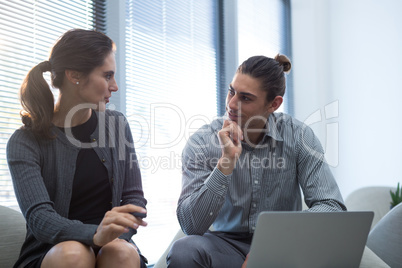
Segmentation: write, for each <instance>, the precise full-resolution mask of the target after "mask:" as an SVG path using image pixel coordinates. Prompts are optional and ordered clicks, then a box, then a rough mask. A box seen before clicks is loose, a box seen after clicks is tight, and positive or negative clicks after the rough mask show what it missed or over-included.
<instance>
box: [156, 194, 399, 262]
mask: <svg viewBox="0 0 402 268" xmlns="http://www.w3.org/2000/svg"><path fill="white" fill-rule="evenodd" d="M390 190H393V191H394V190H395V188H392V187H383V186H378V187H364V188H361V189H358V190H356V191H354V192H352V193H351V194H350V195H349V196H348V197H347V198H346V199H345V205H346V207H347V208H348V210H349V211H365V210H367V211H374V219H373V223H372V226H371V228H372V229H373V228H374V226H376V225H377V223H378V222H379V221H380V220H381V219H382V218H383V217H384V216H385V215H386V214H387V213H388V212H389V211H390V201H391V196H390V193H389V191H390ZM306 208H307V207H306V206H304V207H303V209H306ZM400 210H402V207H401V209H400ZM400 219H401V221H402V215H401V216H400ZM389 221H391V222H394V221H395V220H394V219H390V220H389ZM388 225H389V224H387V226H388ZM399 226H401V227H400V228H399V230H402V224H400V225H399ZM380 229H381V228H380ZM372 232H373V231H371V232H370V234H369V238H368V241H371V243H372V244H374V245H375V244H377V239H371V240H370V235H371V234H372ZM377 233H378V236H380V237H385V236H386V234H385V233H386V231H384V232H380V231H378V230H377ZM184 235H185V234H184V233H183V232H182V231H181V230H178V232H177V233H176V235H175V237H174V238H173V239H172V241H171V243H170V245H169V246H168V247H167V249H166V250H165V252H164V253H163V254H162V256H161V257H160V258H159V260H158V261H157V262H156V264H155V265H154V268H165V267H166V255H167V254H168V252H169V250H170V247H171V245H172V244H173V242H174V241H176V240H177V239H179V238H181V237H183V236H184ZM397 237H398V239H399V241H400V245H402V233H400V232H399V233H398V235H397ZM379 243H380V242H378V244H379ZM372 244H370V247H369V246H366V247H365V249H364V252H363V257H362V261H361V263H360V268H371V267H372V268H382V267H392V268H394V267H402V266H391V265H388V264H387V263H386V262H385V261H384V260H385V258H386V257H385V255H384V254H382V253H381V252H379V251H378V249H377V248H375V247H374V246H372ZM383 244H384V243H382V244H381V248H383V249H384V250H385V251H386V249H387V247H386V246H384V245H383ZM394 247H395V246H394ZM399 248H401V247H399ZM399 248H396V249H397V250H399ZM399 252H400V254H399V255H400V256H401V257H402V248H401V250H400V251H399ZM399 255H398V256H399ZM380 256H381V257H382V256H384V257H382V258H380ZM383 258H384V259H383ZM399 263H402V262H399Z"/></svg>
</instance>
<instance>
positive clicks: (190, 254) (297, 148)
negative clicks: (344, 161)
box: [167, 55, 346, 268]
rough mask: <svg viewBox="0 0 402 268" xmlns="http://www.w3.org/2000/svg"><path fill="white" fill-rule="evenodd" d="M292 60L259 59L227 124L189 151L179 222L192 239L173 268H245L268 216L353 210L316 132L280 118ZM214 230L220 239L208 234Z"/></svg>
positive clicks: (232, 96) (199, 135)
mask: <svg viewBox="0 0 402 268" xmlns="http://www.w3.org/2000/svg"><path fill="white" fill-rule="evenodd" d="M290 69H291V63H290V61H289V59H288V58H287V57H286V56H284V55H277V56H276V57H275V59H272V58H268V57H264V56H255V57H251V58H249V59H247V60H246V61H245V62H243V63H242V64H241V65H240V66H239V68H238V69H237V71H236V74H235V76H234V78H233V80H232V82H231V84H230V86H229V92H228V95H227V99H226V111H227V119H225V120H224V119H217V120H214V121H213V122H212V123H211V124H210V125H206V126H204V127H202V128H201V129H199V130H198V131H197V132H196V133H195V134H194V135H192V137H191V138H190V139H189V141H188V143H187V145H186V147H185V148H184V151H183V158H182V160H183V188H182V192H181V196H180V199H179V202H178V207H177V217H178V220H179V222H180V225H181V228H182V230H183V231H184V233H186V234H187V236H186V237H184V238H182V239H180V240H178V241H176V242H175V243H174V244H173V246H172V248H171V250H170V252H169V254H168V257H167V263H168V266H169V267H186V268H187V267H191V268H193V267H214V268H216V267H241V266H242V264H243V263H244V260H245V258H246V256H247V254H248V252H249V249H250V243H251V239H252V235H253V232H254V229H255V225H256V221H257V216H258V214H259V213H260V212H261V211H267V210H268V211H269V210H271V211H272V210H286V211H297V210H301V208H302V200H301V193H300V188H301V189H302V191H303V194H304V201H305V202H306V204H307V205H308V207H309V211H343V210H346V207H345V205H344V204H343V200H342V196H341V194H340V192H339V189H338V186H337V184H336V182H335V180H334V178H333V176H332V173H331V171H330V169H329V167H328V165H327V163H326V162H325V159H324V152H323V149H322V146H321V144H320V142H319V141H318V139H317V138H316V137H315V135H314V133H313V132H312V130H311V129H310V128H309V127H307V126H306V125H304V124H303V123H301V122H299V121H297V120H295V119H293V118H291V117H290V116H289V115H286V114H281V113H274V111H276V110H277V109H278V108H279V107H280V105H281V104H282V102H283V95H284V93H285V87H286V80H285V75H284V73H288V72H289V71H290ZM211 225H213V228H214V231H213V232H211V231H209V227H210V226H211Z"/></svg>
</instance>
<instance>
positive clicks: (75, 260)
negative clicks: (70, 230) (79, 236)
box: [42, 241, 95, 268]
mask: <svg viewBox="0 0 402 268" xmlns="http://www.w3.org/2000/svg"><path fill="white" fill-rule="evenodd" d="M55 265H57V267H75V268H79V267H90V266H93V267H94V266H95V254H94V252H93V250H92V248H91V247H89V246H86V245H84V244H82V243H80V242H77V241H66V242H61V243H59V244H57V245H55V246H54V247H52V248H51V249H50V250H49V252H48V253H47V254H46V256H45V258H44V259H43V262H42V267H56V266H55Z"/></svg>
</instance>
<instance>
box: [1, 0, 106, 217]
mask: <svg viewBox="0 0 402 268" xmlns="http://www.w3.org/2000/svg"><path fill="white" fill-rule="evenodd" d="M102 8H104V1H89V0H82V1H81V0H76V1H57V0H27V1H19V0H0V17H1V20H0V203H1V204H2V205H5V206H9V207H12V208H15V209H18V204H17V202H16V200H15V195H14V190H13V187H12V182H11V178H10V174H9V170H8V167H7V160H6V144H7V140H8V138H9V137H10V135H11V134H12V133H13V132H14V131H15V130H16V129H17V128H19V127H20V126H21V125H22V123H21V120H20V115H19V113H20V110H21V106H20V103H19V99H18V92H19V88H20V85H21V83H22V81H23V79H24V78H25V75H26V74H27V73H28V71H29V70H30V69H31V68H32V67H33V66H34V65H36V64H38V63H40V62H41V61H44V60H46V59H48V57H49V52H50V49H51V47H52V46H53V44H54V42H55V40H56V39H57V38H58V37H59V36H61V35H62V34H63V33H64V32H65V31H67V30H69V29H71V28H82V29H94V28H95V29H96V27H99V28H100V29H99V30H101V31H102V30H104V29H102V27H104V25H105V15H104V14H105V12H104V10H103V9H102ZM94 10H96V12H94ZM95 22H96V25H95ZM46 77H47V80H48V82H50V81H49V80H50V77H49V75H48V76H46ZM55 94H56V95H57V92H56V91H55Z"/></svg>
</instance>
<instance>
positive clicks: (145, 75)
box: [0, 0, 291, 263]
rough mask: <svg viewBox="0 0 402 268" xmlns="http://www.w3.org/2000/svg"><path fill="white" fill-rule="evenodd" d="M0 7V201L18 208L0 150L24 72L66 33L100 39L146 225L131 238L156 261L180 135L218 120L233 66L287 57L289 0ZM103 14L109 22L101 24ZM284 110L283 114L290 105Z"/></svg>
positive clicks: (168, 215) (45, 1)
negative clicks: (128, 135) (106, 48)
mask: <svg viewBox="0 0 402 268" xmlns="http://www.w3.org/2000/svg"><path fill="white" fill-rule="evenodd" d="M0 2H1V5H0V16H1V20H0V59H1V60H0V109H1V111H0V137H1V139H0V172H1V173H0V203H1V204H2V205H6V206H10V207H13V208H15V209H18V205H17V202H16V200H15V196H14V191H13V189H12V182H11V179H10V175H9V171H8V168H7V164H6V155H5V148H6V143H7V140H8V138H9V136H10V135H11V134H12V133H13V132H14V130H15V129H17V128H18V127H19V126H21V120H20V116H19V112H20V109H21V107H20V104H19V100H18V91H19V87H20V84H21V82H22V80H23V79H24V77H25V75H26V73H27V72H28V71H29V69H30V68H32V67H33V66H34V65H36V64H38V63H39V62H41V61H43V60H46V59H47V58H48V54H49V49H50V48H51V47H52V45H53V43H54V41H55V40H56V39H57V38H58V37H59V36H60V35H61V34H63V33H64V32H65V31H66V30H68V29H71V28H84V29H97V30H100V31H102V32H106V33H107V34H108V35H109V36H110V37H111V38H112V39H113V40H114V41H115V42H116V45H117V54H116V61H117V64H118V66H117V79H118V81H117V82H118V84H119V91H118V92H117V93H116V94H114V97H113V98H112V99H111V105H109V108H110V109H117V110H120V111H121V112H123V113H124V114H125V115H126V116H127V118H128V120H129V122H130V126H131V129H132V132H133V136H134V141H135V147H136V151H137V155H138V158H139V164H140V168H141V173H142V179H143V186H144V193H145V197H146V198H147V200H148V202H149V203H148V206H147V208H148V217H147V219H146V220H147V221H148V222H149V225H148V227H146V228H141V229H140V230H139V232H138V234H137V235H136V236H135V237H134V239H135V241H136V242H137V244H138V246H139V247H140V249H141V251H142V253H143V254H144V255H145V256H146V257H147V258H148V259H149V261H150V263H154V262H156V261H157V259H158V258H159V257H160V255H161V254H162V253H163V252H164V251H165V250H166V248H167V246H168V245H169V243H170V241H171V239H172V238H173V237H174V235H175V234H176V232H177V231H178V229H179V225H178V222H177V218H176V205H177V200H178V198H179V195H180V191H181V152H182V149H183V147H184V145H185V143H186V141H187V139H188V137H189V136H190V135H191V134H192V133H193V132H195V131H196V129H198V128H199V127H200V126H202V125H204V124H207V123H209V122H211V121H212V120H213V119H214V118H215V117H216V116H217V115H222V114H223V112H224V106H225V104H224V102H225V97H226V93H227V86H228V84H229V83H230V81H231V79H232V77H233V75H234V71H235V70H236V68H237V66H238V64H239V62H242V61H243V60H245V59H246V58H247V57H249V56H252V55H256V54H264V55H267V56H271V57H272V56H275V54H276V53H277V52H280V53H283V54H286V55H288V56H291V55H290V42H289V38H290V29H289V25H290V21H289V18H290V17H289V8H290V7H289V0H272V1H257V0H250V1H248V0H237V1H224V0H219V1H216V0H202V1H200V0H147V1H144V0H125V1H115V0H112V1H106V0H98V1H89V0H82V1H81V0H75V1H61V0H53V1H50V0H27V1H19V0H7V1H4V0H0ZM112 9H117V10H118V14H117V15H116V14H112V15H110V14H109V13H107V14H108V15H107V16H106V11H107V12H110V10H112ZM49 25H51V27H49ZM289 78H290V76H289V77H288V91H287V94H288V95H289V93H290V92H291V88H290V87H289V83H290V81H291V79H289ZM54 93H55V94H56V95H57V91H55V92H54ZM287 99H291V98H290V97H289V96H288V97H287V98H285V100H287ZM285 107H288V108H287V111H289V112H290V109H291V105H289V104H288V103H286V104H285ZM285 110H286V108H285Z"/></svg>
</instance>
